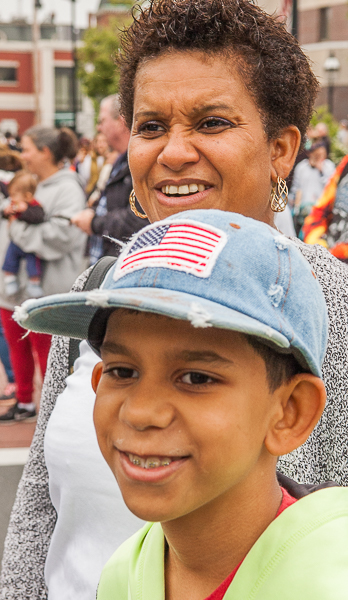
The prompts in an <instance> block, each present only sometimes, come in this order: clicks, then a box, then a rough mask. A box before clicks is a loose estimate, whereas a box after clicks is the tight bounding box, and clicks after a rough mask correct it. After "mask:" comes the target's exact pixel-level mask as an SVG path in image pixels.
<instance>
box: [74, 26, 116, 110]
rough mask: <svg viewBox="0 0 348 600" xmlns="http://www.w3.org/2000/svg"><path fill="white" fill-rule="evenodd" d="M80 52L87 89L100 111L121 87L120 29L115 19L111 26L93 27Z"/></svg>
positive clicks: (79, 65)
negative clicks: (116, 59) (103, 102)
mask: <svg viewBox="0 0 348 600" xmlns="http://www.w3.org/2000/svg"><path fill="white" fill-rule="evenodd" d="M83 41H84V46H83V47H81V48H80V49H79V52H78V61H79V62H78V71H77V76H78V77H79V79H80V81H81V84H82V89H83V92H84V93H85V94H86V96H88V97H89V98H91V100H92V101H93V104H94V108H95V110H96V111H97V110H98V106H99V103H100V101H101V99H102V98H104V97H105V96H108V95H109V94H115V93H116V92H117V90H118V79H119V78H118V73H117V70H116V67H115V62H114V56H115V54H116V52H117V51H118V48H119V28H118V26H117V23H116V19H115V20H111V21H110V24H109V26H108V27H102V28H96V27H93V28H90V29H87V30H86V33H85V35H84V40H83Z"/></svg>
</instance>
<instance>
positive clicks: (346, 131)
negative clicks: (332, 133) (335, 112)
mask: <svg viewBox="0 0 348 600" xmlns="http://www.w3.org/2000/svg"><path fill="white" fill-rule="evenodd" d="M337 139H338V141H339V142H340V144H342V146H344V148H345V150H346V151H347V152H348V121H347V119H342V121H340V123H339V130H338V133H337Z"/></svg>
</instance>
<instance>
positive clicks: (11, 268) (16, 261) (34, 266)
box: [2, 242, 41, 277]
mask: <svg viewBox="0 0 348 600" xmlns="http://www.w3.org/2000/svg"><path fill="white" fill-rule="evenodd" d="M23 258H24V259H25V260H26V261H27V273H28V275H29V277H41V260H40V259H39V258H38V257H37V256H36V255H35V254H32V253H30V252H24V250H22V249H21V248H20V247H19V246H17V245H16V244H14V243H13V242H10V243H9V246H8V248H7V252H6V256H5V260H4V264H3V266H2V270H3V271H7V272H8V273H13V274H14V275H17V273H18V271H19V266H20V262H21V260H22V259H23Z"/></svg>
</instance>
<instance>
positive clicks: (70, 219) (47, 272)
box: [0, 95, 147, 424]
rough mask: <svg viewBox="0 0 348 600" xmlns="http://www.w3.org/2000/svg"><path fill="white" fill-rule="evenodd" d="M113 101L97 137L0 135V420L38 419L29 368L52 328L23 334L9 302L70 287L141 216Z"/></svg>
mask: <svg viewBox="0 0 348 600" xmlns="http://www.w3.org/2000/svg"><path fill="white" fill-rule="evenodd" d="M118 102H119V101H118V97H117V96H116V95H115V96H110V97H107V98H105V99H104V100H103V101H102V103H101V106H100V115H99V124H98V132H97V134H96V136H95V137H94V139H93V140H87V139H85V138H81V139H78V138H77V137H76V135H75V134H74V133H73V131H71V130H70V129H68V128H62V129H59V130H58V129H54V128H50V127H43V126H34V127H31V128H30V129H28V130H27V131H26V132H24V134H23V135H22V137H21V139H17V138H15V137H14V136H12V135H11V134H10V133H8V134H5V136H4V138H3V139H2V143H0V262H1V271H0V359H1V362H2V363H3V366H4V368H5V370H6V375H7V380H8V385H7V387H6V388H5V390H4V391H3V393H2V394H1V396H0V401H1V402H2V403H3V404H2V406H7V403H9V405H8V410H7V411H6V412H4V413H3V414H0V424H10V423H12V422H14V421H21V420H30V419H33V420H34V419H35V418H36V412H37V407H36V406H35V404H34V402H33V400H32V396H33V379H34V372H35V368H38V369H39V370H40V371H41V375H42V377H43V376H44V374H45V370H46V366H47V358H48V352H49V347H50V336H48V335H45V334H37V333H33V332H30V333H29V334H28V335H27V336H25V337H23V330H22V329H21V328H20V326H19V325H18V324H17V323H16V322H15V321H14V320H13V318H12V317H13V312H14V308H15V306H16V305H20V304H21V303H22V302H23V301H24V300H26V299H28V298H38V297H40V296H43V295H48V294H55V293H61V292H66V291H69V289H70V288H71V286H72V284H73V282H74V281H75V280H76V278H77V277H78V276H79V274H80V273H82V272H83V271H84V270H85V268H86V266H88V265H92V264H94V263H95V262H96V261H97V260H98V259H99V258H101V257H102V256H105V255H111V256H115V255H117V253H118V251H119V247H120V243H121V244H122V242H123V241H125V240H127V239H128V238H129V237H130V236H131V235H132V234H133V233H134V232H136V231H138V230H139V229H141V228H142V227H143V226H144V225H145V224H146V223H147V221H146V220H145V221H144V220H142V219H140V218H139V217H137V216H136V215H135V214H134V213H133V212H132V210H131V207H130V204H129V196H130V193H131V191H132V179H131V174H130V171H129V167H128V158H127V147H128V142H129V136H130V134H129V131H128V129H127V127H126V126H125V123H124V120H123V119H122V118H121V117H120V112H119V103H118ZM139 210H140V206H139ZM115 240H117V241H118V242H117V243H115Z"/></svg>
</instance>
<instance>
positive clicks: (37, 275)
mask: <svg viewBox="0 0 348 600" xmlns="http://www.w3.org/2000/svg"><path fill="white" fill-rule="evenodd" d="M36 186H37V181H36V178H35V177H34V176H33V175H32V174H31V173H27V172H26V171H19V172H18V173H16V175H15V176H14V178H13V179H12V180H11V181H10V183H9V185H8V191H9V193H10V194H11V203H10V204H9V205H8V206H7V207H6V208H5V209H4V211H3V216H4V217H7V218H8V219H9V222H10V223H9V225H10V224H11V221H13V220H14V219H19V220H20V221H24V222H25V223H31V224H32V225H39V224H40V223H43V221H44V218H45V213H44V211H43V208H42V206H41V205H40V204H39V202H37V200H35V198H34V193H35V190H36ZM23 259H24V260H25V261H26V267H27V272H28V278H29V281H28V285H27V291H28V295H29V296H30V297H31V298H39V297H40V296H42V295H43V291H42V287H41V274H42V264H41V260H40V258H38V257H37V256H36V255H35V254H33V253H29V252H25V251H24V250H22V248H20V247H19V246H17V245H16V244H15V243H14V242H12V241H10V243H9V245H8V248H7V252H6V256H5V260H4V263H3V265H2V270H3V271H4V283H5V292H6V293H7V295H8V296H13V295H14V294H16V293H17V292H18V291H19V281H18V273H19V268H20V264H21V261H22V260H23Z"/></svg>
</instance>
